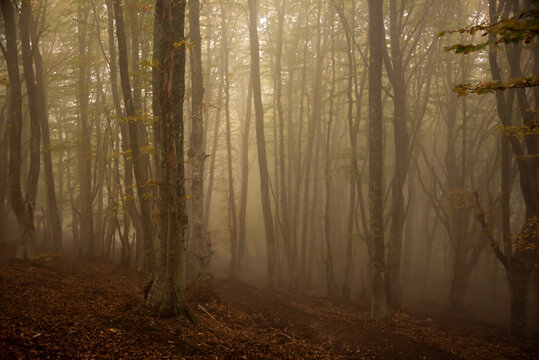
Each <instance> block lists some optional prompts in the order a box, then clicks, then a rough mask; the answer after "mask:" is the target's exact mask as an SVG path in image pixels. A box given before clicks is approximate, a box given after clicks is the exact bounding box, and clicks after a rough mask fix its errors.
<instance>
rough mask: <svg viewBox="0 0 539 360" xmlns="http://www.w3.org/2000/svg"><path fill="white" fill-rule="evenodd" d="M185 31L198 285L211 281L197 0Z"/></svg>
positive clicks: (192, 3) (190, 5) (200, 42)
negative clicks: (188, 40) (189, 91)
mask: <svg viewBox="0 0 539 360" xmlns="http://www.w3.org/2000/svg"><path fill="white" fill-rule="evenodd" d="M189 33H190V35H189V36H190V41H191V44H192V48H191V51H190V53H189V54H190V57H189V59H190V62H191V87H192V94H193V95H192V103H191V106H192V117H191V137H190V140H191V142H190V149H189V153H188V157H189V158H190V159H191V171H192V174H191V177H192V182H191V193H192V199H193V200H192V203H193V219H192V222H193V236H192V239H193V242H194V243H195V247H196V250H195V253H196V257H197V259H198V264H197V265H198V266H197V275H196V279H197V282H198V283H199V284H200V285H203V286H207V285H209V281H210V280H211V274H210V273H209V265H210V260H211V243H210V238H209V236H208V234H207V232H206V221H205V217H204V162H205V160H206V154H205V153H204V127H203V113H204V108H203V101H204V84H203V76H202V38H201V36H200V1H199V0H189Z"/></svg>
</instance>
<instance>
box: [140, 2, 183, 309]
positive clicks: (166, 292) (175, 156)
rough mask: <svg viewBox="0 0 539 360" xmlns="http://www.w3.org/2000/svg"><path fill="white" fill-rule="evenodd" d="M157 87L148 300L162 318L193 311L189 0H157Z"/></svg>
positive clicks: (155, 40) (155, 39)
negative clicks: (189, 293) (154, 254)
mask: <svg viewBox="0 0 539 360" xmlns="http://www.w3.org/2000/svg"><path fill="white" fill-rule="evenodd" d="M155 21H156V26H155V31H154V42H155V43H156V46H155V48H154V50H156V53H154V58H155V59H156V60H157V61H158V66H156V67H154V70H153V71H154V72H155V74H154V75H155V77H154V80H155V82H154V86H157V87H158V88H159V89H160V91H159V98H158V99H157V100H158V101H159V102H160V104H159V106H158V107H157V109H158V110H159V113H158V114H156V115H158V120H157V123H158V124H157V126H156V129H157V130H158V134H157V135H156V139H157V140H158V142H157V145H158V148H159V152H160V154H159V161H160V171H159V176H160V179H159V231H158V240H159V241H158V249H159V251H158V259H157V267H156V272H155V280H154V281H153V283H152V285H151V287H150V288H149V291H148V296H147V298H146V304H147V305H148V306H149V307H151V308H153V309H154V310H156V311H157V312H158V313H159V315H160V316H161V317H170V316H174V315H176V314H182V315H186V316H188V317H189V316H190V315H189V312H188V310H187V306H186V296H185V264H186V260H185V228H186V224H187V211H186V207H185V190H184V180H185V173H184V160H183V151H184V143H183V121H184V119H183V101H184V96H185V47H186V46H185V36H184V27H185V1H180V2H178V1H174V0H157V1H156V6H155Z"/></svg>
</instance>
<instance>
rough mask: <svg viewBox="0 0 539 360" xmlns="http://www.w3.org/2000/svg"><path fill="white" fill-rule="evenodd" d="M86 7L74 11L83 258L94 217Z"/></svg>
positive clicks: (91, 251) (91, 248)
mask: <svg viewBox="0 0 539 360" xmlns="http://www.w3.org/2000/svg"><path fill="white" fill-rule="evenodd" d="M88 13H89V7H88V6H87V5H86V4H81V3H79V5H78V9H77V20H78V33H77V35H78V47H79V60H78V63H79V64H78V83H77V85H78V91H77V100H78V105H79V111H80V114H79V185H80V209H81V215H82V216H81V219H80V236H81V237H82V239H81V241H82V243H83V244H84V246H86V248H87V255H88V256H89V257H93V256H94V255H95V239H94V214H93V206H92V205H93V199H92V160H91V158H92V143H91V129H90V121H89V119H88V112H89V110H88V103H89V98H90V90H89V81H90V70H89V69H90V67H89V66H88V64H89V62H90V55H91V49H90V48H91V41H90V43H89V42H88V37H87V22H88Z"/></svg>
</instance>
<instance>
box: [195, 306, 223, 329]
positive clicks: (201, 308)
mask: <svg viewBox="0 0 539 360" xmlns="http://www.w3.org/2000/svg"><path fill="white" fill-rule="evenodd" d="M198 308H199V309H200V310H202V311H204V312H205V313H206V315H208V316H209V317H211V318H212V319H213V321H215V322H216V323H217V324H219V325H221V326H224V327H226V326H225V325H223V324H222V323H221V322H220V321H219V320H217V319H216V318H215V317H214V316H213V315H212V314H210V313H209V312H208V310H206V309H205V308H204V306H202V305H200V304H198Z"/></svg>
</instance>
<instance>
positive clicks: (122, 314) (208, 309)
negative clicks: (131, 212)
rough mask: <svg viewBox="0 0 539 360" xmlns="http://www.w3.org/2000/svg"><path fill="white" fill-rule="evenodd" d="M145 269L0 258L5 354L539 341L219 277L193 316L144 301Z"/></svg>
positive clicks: (379, 348)
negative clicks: (375, 315) (157, 309)
mask: <svg viewBox="0 0 539 360" xmlns="http://www.w3.org/2000/svg"><path fill="white" fill-rule="evenodd" d="M143 283H144V282H143V278H142V277H140V276H139V275H138V274H136V273H134V272H131V271H127V270H119V269H117V268H116V267H115V266H113V265H110V264H102V263H96V262H84V263H75V262H74V261H70V260H63V259H54V260H50V259H49V258H41V259H38V260H34V261H31V262H23V261H16V260H7V259H5V258H4V259H0V359H21V358H32V359H33V358H43V359H45V358H54V359H56V358H63V359H85V358H111V359H121V358H125V359H134V358H144V359H148V358H158V359H163V358H199V359H223V358H224V359H262V358H264V359H266V358H273V359H292V358H324V359H329V358H331V359H338V358H342V359H454V358H464V359H533V358H538V357H539V344H537V343H529V342H525V341H523V340H517V339H514V338H512V337H509V336H507V335H506V334H504V333H503V331H501V330H499V329H494V328H492V327H488V326H486V325H482V324H479V323H476V322H472V321H469V320H465V319H454V318H450V317H448V316H445V317H444V316H441V315H433V314H430V315H428V316H429V317H430V318H429V317H427V315H425V314H408V313H398V314H396V315H394V317H393V318H392V319H391V320H387V321H383V322H375V321H371V320H368V316H367V315H368V311H367V310H368V309H366V308H364V307H359V306H358V305H353V304H349V303H343V302H337V301H331V300H327V299H321V298H313V297H307V296H302V295H298V294H292V293H287V292H280V293H269V292H267V291H264V290H261V289H258V288H255V287H251V286H248V285H245V284H241V283H234V282H231V281H216V284H215V285H216V293H217V295H216V296H214V297H212V298H211V300H207V299H206V300H203V298H202V297H201V296H200V294H191V296H190V302H189V306H190V308H191V310H192V312H193V313H194V315H195V316H196V319H197V321H196V323H189V322H188V321H187V320H185V319H181V318H175V319H159V318H157V317H156V316H155V315H154V314H153V313H152V312H151V311H149V310H148V309H146V308H144V307H143V306H142V305H141V304H142V301H143V295H142V287H143Z"/></svg>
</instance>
